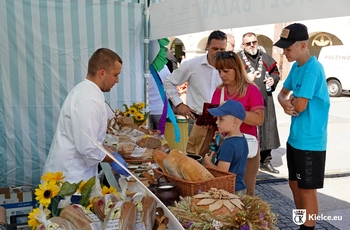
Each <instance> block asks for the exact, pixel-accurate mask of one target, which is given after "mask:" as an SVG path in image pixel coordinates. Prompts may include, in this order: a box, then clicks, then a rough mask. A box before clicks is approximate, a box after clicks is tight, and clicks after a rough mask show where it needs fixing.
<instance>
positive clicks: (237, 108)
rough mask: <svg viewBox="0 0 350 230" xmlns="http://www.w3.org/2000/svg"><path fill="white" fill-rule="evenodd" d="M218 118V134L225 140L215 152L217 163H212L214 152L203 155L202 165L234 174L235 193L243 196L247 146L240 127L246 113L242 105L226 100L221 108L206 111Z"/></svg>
mask: <svg viewBox="0 0 350 230" xmlns="http://www.w3.org/2000/svg"><path fill="white" fill-rule="evenodd" d="M208 111H209V113H210V114H212V115H213V116H216V117H218V119H217V121H216V124H217V125H218V129H219V132H220V133H225V134H226V135H225V139H224V141H223V142H222V144H221V145H220V147H219V149H218V151H217V153H216V154H217V161H216V162H215V164H213V163H212V158H213V156H214V155H215V152H214V151H212V152H211V153H210V154H209V155H207V154H206V155H205V157H204V161H203V162H204V164H205V165H206V166H208V167H212V168H215V169H218V170H220V171H226V172H232V173H235V174H236V187H235V190H236V193H239V194H245V189H246V185H245V183H244V173H245V168H246V163H247V156H248V144H247V140H246V139H245V137H244V135H243V134H242V133H241V131H240V126H241V124H242V122H243V120H244V119H245V116H246V113H245V110H244V107H243V105H242V104H241V103H240V102H238V101H235V100H227V101H225V102H224V103H223V104H222V105H221V106H219V107H217V108H213V109H209V110H208Z"/></svg>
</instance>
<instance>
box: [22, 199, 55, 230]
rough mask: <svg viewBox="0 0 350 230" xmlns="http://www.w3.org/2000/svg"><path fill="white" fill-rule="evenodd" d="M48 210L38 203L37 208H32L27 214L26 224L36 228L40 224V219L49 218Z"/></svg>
mask: <svg viewBox="0 0 350 230" xmlns="http://www.w3.org/2000/svg"><path fill="white" fill-rule="evenodd" d="M50 214H51V212H50V210H48V209H43V207H42V206H41V205H40V207H39V208H34V209H33V211H32V212H30V213H29V214H28V225H29V226H31V227H32V230H34V229H36V228H37V227H38V226H39V225H40V224H41V222H40V221H39V220H41V221H43V220H45V219H48V218H50Z"/></svg>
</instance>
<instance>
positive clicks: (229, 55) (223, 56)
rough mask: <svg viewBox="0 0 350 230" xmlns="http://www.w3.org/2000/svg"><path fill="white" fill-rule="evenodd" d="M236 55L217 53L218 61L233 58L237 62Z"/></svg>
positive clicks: (230, 52) (224, 52)
mask: <svg viewBox="0 0 350 230" xmlns="http://www.w3.org/2000/svg"><path fill="white" fill-rule="evenodd" d="M236 55H237V54H235V53H234V52H232V51H223V52H217V53H216V59H220V58H233V59H235V60H236Z"/></svg>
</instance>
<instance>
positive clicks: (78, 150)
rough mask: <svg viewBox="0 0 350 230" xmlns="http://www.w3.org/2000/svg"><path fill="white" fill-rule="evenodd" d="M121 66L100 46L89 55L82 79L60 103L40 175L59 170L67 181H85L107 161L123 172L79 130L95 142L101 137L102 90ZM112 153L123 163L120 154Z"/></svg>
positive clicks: (103, 122)
mask: <svg viewBox="0 0 350 230" xmlns="http://www.w3.org/2000/svg"><path fill="white" fill-rule="evenodd" d="M121 68H122V60H121V58H120V57H119V55H118V54H116V53H115V52H113V51H112V50H109V49H106V48H101V49H98V50H96V51H95V53H94V54H93V55H92V56H91V58H90V60H89V64H88V73H87V77H86V79H84V81H82V82H81V83H79V84H78V85H76V86H75V87H74V88H73V89H72V90H71V91H70V92H69V94H68V96H67V98H66V100H65V101H64V103H63V106H62V108H61V112H60V116H59V119H58V124H57V128H56V133H55V135H54V138H53V140H52V144H51V148H50V151H49V155H48V157H47V159H46V162H45V166H44V170H43V175H44V174H45V173H46V172H58V171H61V172H63V175H64V176H65V177H66V178H65V179H66V181H68V182H70V183H77V182H79V181H81V180H84V181H87V180H88V179H90V178H91V177H93V176H95V175H97V174H98V164H99V163H100V162H109V163H110V164H111V167H112V168H113V169H114V171H116V172H117V173H119V174H124V175H127V172H125V171H124V170H123V169H122V168H121V167H120V166H119V165H118V164H117V163H115V162H113V160H112V159H111V158H110V157H109V156H108V155H106V154H105V153H104V152H103V151H101V150H100V149H99V148H98V147H96V146H95V145H94V143H92V141H91V140H90V139H89V138H88V137H87V136H86V135H85V134H84V133H83V132H82V131H81V130H83V131H84V132H86V133H87V134H88V135H90V136H91V137H92V138H93V139H94V140H96V141H98V142H99V143H103V141H104V140H105V138H106V130H107V110H106V105H105V97H104V94H103V92H109V91H110V90H111V88H112V87H113V86H114V84H116V83H118V82H119V74H120V72H121ZM105 148H106V149H107V150H108V151H109V152H111V153H112V150H111V149H109V148H108V147H107V146H105ZM113 154H114V156H116V158H117V159H118V160H119V161H120V162H121V163H123V164H124V165H126V164H125V161H124V160H123V158H122V157H121V156H120V155H118V154H117V153H115V152H114V153H113Z"/></svg>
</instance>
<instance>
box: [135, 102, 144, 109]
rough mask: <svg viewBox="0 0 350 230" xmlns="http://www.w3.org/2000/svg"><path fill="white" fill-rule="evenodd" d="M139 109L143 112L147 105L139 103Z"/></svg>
mask: <svg viewBox="0 0 350 230" xmlns="http://www.w3.org/2000/svg"><path fill="white" fill-rule="evenodd" d="M137 108H139V110H142V109H143V108H145V103H143V102H140V103H138V104H137Z"/></svg>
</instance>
